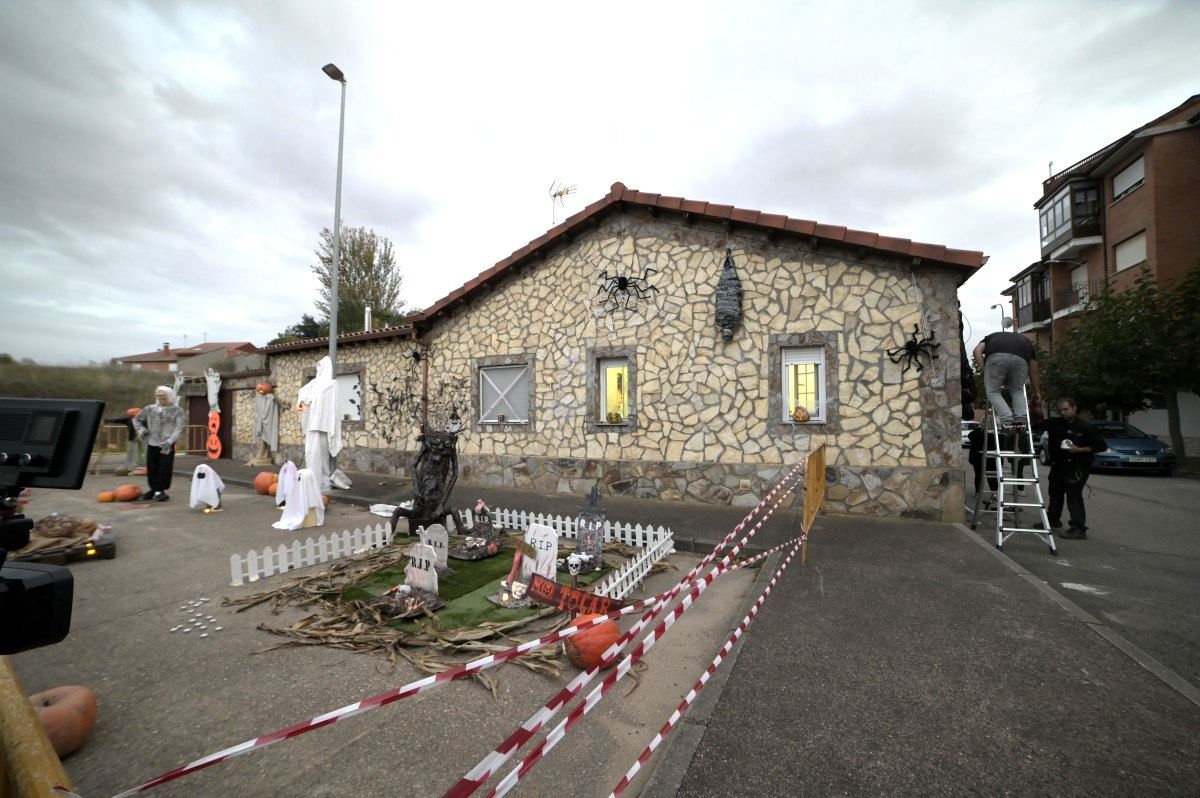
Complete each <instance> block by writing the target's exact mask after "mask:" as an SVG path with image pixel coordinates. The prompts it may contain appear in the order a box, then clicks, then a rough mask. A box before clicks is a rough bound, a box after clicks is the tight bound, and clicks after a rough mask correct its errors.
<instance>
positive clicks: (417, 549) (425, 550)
mask: <svg viewBox="0 0 1200 798" xmlns="http://www.w3.org/2000/svg"><path fill="white" fill-rule="evenodd" d="M444 531H445V530H443V532H444ZM404 584H406V585H408V586H409V587H411V588H413V589H414V590H424V591H425V592H427V593H433V594H434V595H435V596H436V595H437V592H438V578H437V552H436V551H435V550H434V548H433V547H432V546H429V545H426V544H424V543H414V544H412V545H411V546H409V547H408V566H407V567H406V568H405V569H404Z"/></svg>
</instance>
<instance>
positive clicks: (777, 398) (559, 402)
mask: <svg viewBox="0 0 1200 798" xmlns="http://www.w3.org/2000/svg"><path fill="white" fill-rule="evenodd" d="M727 251H728V259H727ZM985 261H986V257H985V256H984V255H983V254H981V253H979V252H972V251H964V250H954V249H947V248H946V247H944V246H937V245H932V244H922V243H916V242H912V241H909V240H906V239H897V238H889V237H886V236H881V235H878V234H875V233H866V232H861V231H856V230H848V229H846V228H844V227H836V226H831V225H824V224H818V223H815V222H811V221H804V220H800V219H792V218H788V217H786V216H782V215H777V214H768V213H762V212H759V211H752V210H745V209H740V208H735V207H731V206H728V205H716V204H712V203H706V202H699V201H692V200H686V199H682V198H679V197H667V196H661V195H658V194H647V193H644V192H640V191H635V190H633V189H628V188H626V187H625V186H624V185H622V184H620V183H616V184H614V185H613V186H612V189H611V191H610V192H609V194H607V195H606V196H605V197H603V198H602V199H600V200H599V201H597V202H595V203H593V204H591V205H589V206H588V207H587V208H585V209H584V210H582V211H580V212H579V213H577V214H575V215H574V216H571V217H570V218H568V219H566V220H565V221H564V222H562V223H561V224H559V225H557V226H556V227H554V228H552V229H551V230H549V231H547V232H546V233H545V234H544V235H543V236H541V237H540V238H537V239H535V240H534V241H531V242H529V243H528V244H527V245H525V246H524V247H522V248H521V249H519V250H517V251H516V252H514V253H512V254H511V255H509V256H508V257H507V258H505V259H503V260H501V261H500V262H499V263H497V264H496V265H495V266H493V267H492V268H490V269H488V270H487V271H485V272H483V273H482V274H480V275H479V276H478V277H476V278H475V279H473V280H471V281H470V282H469V283H467V284H466V285H464V286H462V287H461V288H459V289H457V290H455V291H454V292H452V293H451V294H449V295H448V296H446V297H445V298H443V299H441V300H439V301H438V302H436V303H435V304H434V305H432V306H431V307H429V308H428V309H426V310H425V311H423V312H422V313H420V314H418V315H416V316H414V317H410V319H409V323H408V324H407V325H405V326H403V327H394V328H389V329H384V330H378V331H374V332H360V333H354V334H348V335H342V336H339V339H338V374H339V376H338V379H339V382H341V384H342V388H343V391H342V394H343V398H342V402H343V411H344V416H343V417H344V418H345V419H346V420H345V421H344V425H343V439H344V449H343V453H342V455H341V456H340V457H339V464H340V465H342V467H344V468H348V469H354V470H360V471H376V472H388V473H401V474H403V473H406V472H407V471H408V469H409V468H410V466H411V463H412V460H413V458H414V456H415V452H416V449H417V444H416V441H415V435H416V434H417V432H418V431H419V425H420V419H421V413H422V406H423V405H424V407H425V408H426V412H427V414H428V420H429V423H431V424H432V425H434V426H445V425H446V424H447V423H448V419H449V417H450V415H451V414H452V413H457V414H458V415H459V416H460V417H461V422H462V425H463V426H462V428H463V432H462V434H461V436H460V438H459V464H460V468H461V477H460V481H459V484H460V485H470V484H472V483H476V484H487V485H511V486H516V487H525V488H533V489H537V490H543V491H565V492H571V493H575V494H579V495H581V496H582V495H583V494H585V493H586V492H587V491H588V490H590V489H591V487H592V485H594V484H596V483H597V482H598V483H599V484H600V486H601V491H602V492H603V493H605V494H614V493H615V494H626V495H633V496H638V497H644V498H657V499H661V500H664V501H694V502H709V503H717V504H737V505H753V504H756V503H757V502H758V501H759V499H760V497H761V496H762V495H763V494H764V493H765V491H766V490H768V489H769V488H770V486H771V485H772V484H773V483H774V482H775V480H776V479H777V478H778V477H779V476H780V475H781V474H782V473H784V472H786V471H787V470H789V469H790V468H791V467H792V465H794V464H795V463H796V462H798V461H799V460H800V459H801V458H803V457H804V456H805V455H807V454H808V453H809V452H811V451H812V450H813V449H814V448H815V447H817V446H819V445H821V444H825V445H826V446H827V464H828V470H827V481H828V492H827V498H828V502H827V509H828V510H830V511H832V512H851V513H863V514H869V515H906V516H910V517H918V518H928V519H941V520H960V519H961V518H962V516H963V466H962V449H961V444H960V437H959V418H960V412H959V411H960V401H961V388H960V379H959V356H960V331H959V316H958V298H957V288H958V286H959V285H961V284H962V283H963V281H964V280H966V279H967V277H969V276H970V275H971V274H973V273H974V272H975V271H976V270H977V269H978V268H979V267H981V266H982V265H983V264H984V262H985ZM727 263H728V264H730V265H731V268H732V271H733V274H734V275H736V280H735V282H740V291H741V294H742V296H741V302H740V310H741V316H740V319H739V318H738V317H737V315H736V313H735V314H734V315H732V316H730V315H729V313H728V307H729V306H728V305H725V306H724V308H725V311H726V312H725V315H723V316H722V317H721V325H720V328H719V325H718V323H717V318H718V311H717V295H718V283H719V282H721V281H722V277H723V274H725V275H726V277H725V281H726V282H730V281H731V277H730V276H728V270H729V268H730V266H729V265H727ZM736 289H737V287H736V286H730V287H728V288H723V289H722V293H725V294H727V295H729V296H733V298H734V300H736ZM733 308H734V310H735V311H736V309H737V303H736V301H735V302H734V304H733ZM914 330H915V331H916V332H917V335H918V337H922V338H923V337H926V336H936V340H937V342H938V343H940V347H938V348H937V349H935V350H934V351H935V353H936V354H937V357H936V358H932V359H930V358H928V357H925V356H922V357H921V358H920V363H921V365H922V366H923V367H924V368H923V369H922V370H918V368H917V367H916V366H915V365H913V366H912V367H910V368H907V369H906V368H905V361H904V360H903V359H901V362H899V363H897V362H893V359H892V358H891V357H889V355H888V351H889V350H895V349H896V348H901V347H903V346H904V344H905V342H906V341H908V340H909V338H910V336H912V335H913V334H914ZM327 350H328V341H327V340H326V339H316V340H309V341H300V342H293V343H288V344H279V345H276V346H270V347H264V348H263V349H261V350H260V351H261V352H263V353H264V354H267V355H269V356H270V374H271V381H272V382H274V383H275V384H276V386H277V389H276V390H277V395H278V397H279V401H280V403H281V406H282V408H281V409H282V412H281V421H280V441H281V444H280V448H281V451H282V454H283V455H285V456H287V457H291V458H292V459H294V460H297V462H299V461H300V458H301V457H302V456H303V443H302V439H301V434H300V428H299V421H298V417H297V415H296V414H295V413H293V412H289V410H290V409H291V408H292V407H293V406H294V404H295V400H296V395H297V392H298V390H299V388H300V386H301V385H302V384H303V383H304V382H305V381H307V379H309V378H310V377H311V376H312V374H313V373H314V371H315V364H316V362H317V361H318V360H319V359H320V358H321V357H322V356H323V355H325V354H326V353H327ZM257 379H259V378H257V377H255V378H253V379H249V378H248V379H246V380H244V382H245V383H246V384H245V385H244V386H240V387H241V390H235V397H234V413H233V416H234V452H233V454H234V456H235V457H241V456H244V455H245V456H248V455H249V454H250V453H251V451H252V449H253V445H254V444H253V442H252V441H251V440H250V429H251V424H252V421H253V415H254V411H253V390H252V388H253V386H252V383H253V382H255V381H257ZM229 387H231V388H238V387H239V386H238V384H237V383H236V382H234V383H230V385H229ZM798 407H802V408H803V410H802V411H798V410H797V408H798ZM805 415H807V419H806V420H798V419H805Z"/></svg>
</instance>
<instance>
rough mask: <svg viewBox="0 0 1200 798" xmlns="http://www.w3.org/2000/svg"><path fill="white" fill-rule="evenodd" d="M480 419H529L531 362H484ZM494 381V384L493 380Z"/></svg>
mask: <svg viewBox="0 0 1200 798" xmlns="http://www.w3.org/2000/svg"><path fill="white" fill-rule="evenodd" d="M479 372H480V378H479V402H480V408H479V412H480V413H481V416H482V417H481V418H480V421H485V422H489V421H490V422H495V421H496V419H497V417H499V416H501V415H503V416H504V417H505V420H506V421H510V422H525V421H528V420H529V366H528V365H516V366H485V367H482V368H480V369H479ZM493 383H494V384H493Z"/></svg>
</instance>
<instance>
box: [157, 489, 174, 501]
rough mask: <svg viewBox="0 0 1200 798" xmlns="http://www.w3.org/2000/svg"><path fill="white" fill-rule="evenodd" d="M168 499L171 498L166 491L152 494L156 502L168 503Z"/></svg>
mask: <svg viewBox="0 0 1200 798" xmlns="http://www.w3.org/2000/svg"><path fill="white" fill-rule="evenodd" d="M170 499H171V497H170V496H168V495H167V494H166V491H161V490H160V491H159V492H158V493H156V494H154V501H156V502H165V501H169V500H170Z"/></svg>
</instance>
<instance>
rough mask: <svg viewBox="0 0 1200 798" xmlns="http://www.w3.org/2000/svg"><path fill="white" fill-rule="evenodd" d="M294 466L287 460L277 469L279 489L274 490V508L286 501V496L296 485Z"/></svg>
mask: <svg viewBox="0 0 1200 798" xmlns="http://www.w3.org/2000/svg"><path fill="white" fill-rule="evenodd" d="M296 471H297V469H296V464H295V463H293V462H292V461H291V460H288V461H287V462H286V463H284V464H283V467H282V468H280V469H279V487H278V488H276V489H275V506H276V507H278V506H279V505H281V504H283V503H284V502H285V501H287V497H288V494H289V493H291V492H292V488H293V487H294V486H295V484H296Z"/></svg>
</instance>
